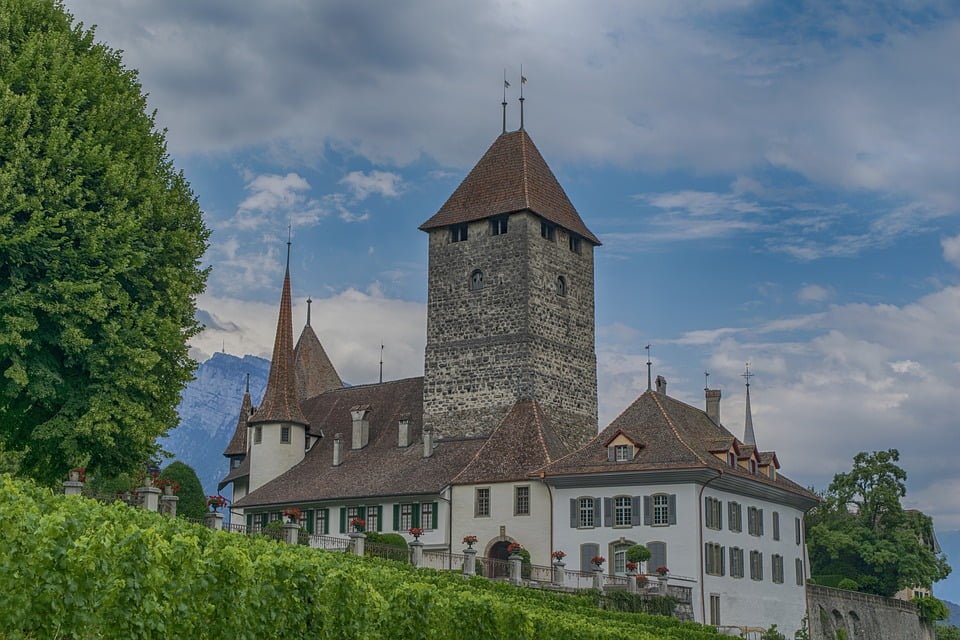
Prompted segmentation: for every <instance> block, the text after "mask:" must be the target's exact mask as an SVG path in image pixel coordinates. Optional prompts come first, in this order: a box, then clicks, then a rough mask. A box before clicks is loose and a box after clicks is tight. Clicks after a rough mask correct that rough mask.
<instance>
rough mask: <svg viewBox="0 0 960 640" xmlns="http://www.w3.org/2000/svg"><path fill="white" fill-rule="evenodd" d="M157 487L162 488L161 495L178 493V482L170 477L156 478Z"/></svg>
mask: <svg viewBox="0 0 960 640" xmlns="http://www.w3.org/2000/svg"><path fill="white" fill-rule="evenodd" d="M157 487H158V488H159V489H163V495H165V496H173V495H176V494H178V493H180V483H179V482H177V481H176V480H171V479H170V478H159V479H158V480H157Z"/></svg>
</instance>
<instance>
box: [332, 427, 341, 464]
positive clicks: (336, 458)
mask: <svg viewBox="0 0 960 640" xmlns="http://www.w3.org/2000/svg"><path fill="white" fill-rule="evenodd" d="M342 463H343V434H342V433H337V434H334V436H333V466H335V467H339V466H340V465H341V464H342Z"/></svg>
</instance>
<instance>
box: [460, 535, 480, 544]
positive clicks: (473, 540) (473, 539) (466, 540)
mask: <svg viewBox="0 0 960 640" xmlns="http://www.w3.org/2000/svg"><path fill="white" fill-rule="evenodd" d="M463 544H466V545H470V546H473V545H475V544H477V536H463Z"/></svg>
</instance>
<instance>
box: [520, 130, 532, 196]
mask: <svg viewBox="0 0 960 640" xmlns="http://www.w3.org/2000/svg"><path fill="white" fill-rule="evenodd" d="M520 160H521V162H522V163H523V164H522V166H523V172H522V173H521V174H520V175H521V176H522V177H523V204H524V205H526V206H527V208H529V207H530V181H529V178H528V173H527V134H526V132H525V131H523V130H522V129H521V130H520Z"/></svg>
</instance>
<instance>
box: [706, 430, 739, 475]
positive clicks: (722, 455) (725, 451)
mask: <svg viewBox="0 0 960 640" xmlns="http://www.w3.org/2000/svg"><path fill="white" fill-rule="evenodd" d="M709 451H710V453H711V454H713V456H714V457H715V458H716V459H717V460H720V461H721V462H723V463H724V464H725V465H727V466H728V467H733V468H734V469H736V468H737V466H738V463H737V461H738V460H739V459H740V455H741V454H740V446H739V445H738V444H737V439H736V438H734V437H732V436H731V437H729V438H720V439H718V440H716V441H715V442H714V443H712V444H711V445H710V449H709Z"/></svg>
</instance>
